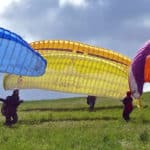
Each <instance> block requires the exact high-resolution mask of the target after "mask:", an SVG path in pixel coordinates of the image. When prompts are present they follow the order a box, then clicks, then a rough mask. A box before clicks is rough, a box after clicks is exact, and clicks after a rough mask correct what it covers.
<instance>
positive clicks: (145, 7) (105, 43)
mask: <svg viewBox="0 0 150 150" xmlns="http://www.w3.org/2000/svg"><path fill="white" fill-rule="evenodd" d="M0 26H1V27H3V28H6V29H9V30H11V31H13V32H15V33H17V34H19V35H20V36H22V37H23V38H24V39H25V40H26V41H28V42H31V41H37V40H48V39H50V40H51V39H63V40H73V41H79V42H82V43H87V44H91V45H94V46H99V47H104V48H108V49H112V50H114V51H117V52H120V53H122V54H124V55H127V56H128V57H130V58H133V57H134V55H135V53H136V51H137V50H138V49H139V48H140V47H141V46H142V45H143V44H144V43H145V41H147V40H149V39H150V0H125V1H121V0H1V2H0ZM0 76H2V74H1V75H0ZM1 80H2V79H1ZM1 82H2V81H1ZM1 85H2V84H1ZM147 88H148V87H147ZM29 93H30V94H29ZM37 93H41V95H40V96H39V94H37ZM6 94H7V92H4V91H3V90H1V91H0V95H2V96H5V95H6ZM21 94H22V97H24V98H25V99H31V98H30V96H31V92H29V91H28V90H23V91H21ZM29 95H30V96H29ZM55 95H57V96H66V95H64V94H61V93H57V94H56V93H50V92H44V91H40V92H39V91H38V92H36V90H34V92H32V98H33V99H37V96H38V98H40V99H41V98H48V99H49V98H50V97H55ZM68 96H70V95H68Z"/></svg>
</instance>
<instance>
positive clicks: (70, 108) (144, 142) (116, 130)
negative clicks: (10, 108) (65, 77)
mask: <svg viewBox="0 0 150 150" xmlns="http://www.w3.org/2000/svg"><path fill="white" fill-rule="evenodd" d="M143 106H144V107H143V109H138V108H136V107H135V109H134V111H133V112H132V114H131V121H130V122H128V123H127V122H125V121H124V120H123V119H122V116H121V115H122V103H121V102H120V101H119V100H112V99H106V98H105V99H104V98H98V99H97V101H96V106H95V111H94V112H89V111H88V106H87V104H86V99H85V98H71V99H62V100H55V101H50V100H49V101H48V100H43V101H33V102H24V103H23V104H22V105H21V106H20V107H19V109H18V114H19V121H18V123H17V124H16V125H14V126H13V127H11V128H9V127H5V126H3V123H4V117H3V116H2V115H1V117H0V150H110V149H113V150H148V149H150V115H149V114H150V109H149V106H150V94H149V93H146V94H144V96H143Z"/></svg>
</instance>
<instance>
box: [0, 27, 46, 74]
mask: <svg viewBox="0 0 150 150" xmlns="http://www.w3.org/2000/svg"><path fill="white" fill-rule="evenodd" d="M46 65H47V62H46V60H45V59H44V58H43V57H42V56H41V55H40V54H39V53H37V52H36V51H35V50H34V49H32V48H31V46H30V45H29V44H28V43H27V42H26V41H24V40H23V39H22V38H21V37H20V36H19V35H17V34H15V33H13V32H10V31H8V30H6V29H4V28H0V72H3V73H10V74H17V75H24V76H40V75H42V74H44V73H45V69H46Z"/></svg>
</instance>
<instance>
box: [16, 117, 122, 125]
mask: <svg viewBox="0 0 150 150" xmlns="http://www.w3.org/2000/svg"><path fill="white" fill-rule="evenodd" d="M97 120H102V121H115V120H119V118H117V117H99V118H98V117H96V118H59V119H51V118H49V119H45V118H41V119H39V120H19V121H18V123H19V124H23V125H35V124H36V125H38V124H42V123H46V122H62V121H66V122H67V121H68V122H71V121H97Z"/></svg>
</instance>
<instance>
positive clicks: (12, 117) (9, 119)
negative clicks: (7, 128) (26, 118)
mask: <svg viewBox="0 0 150 150" xmlns="http://www.w3.org/2000/svg"><path fill="white" fill-rule="evenodd" d="M5 118H6V121H5V124H6V125H11V124H15V123H17V121H18V115H17V113H14V114H7V115H6V116H5Z"/></svg>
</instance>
